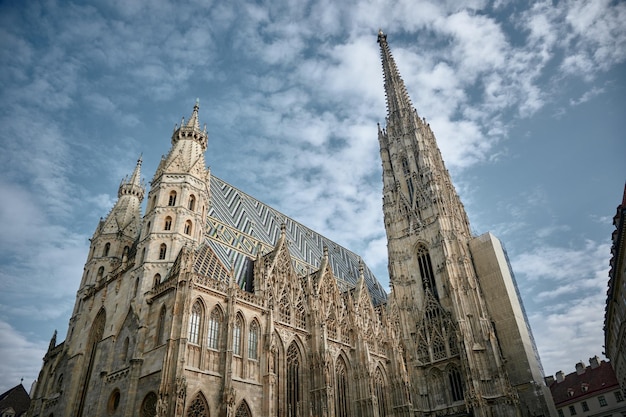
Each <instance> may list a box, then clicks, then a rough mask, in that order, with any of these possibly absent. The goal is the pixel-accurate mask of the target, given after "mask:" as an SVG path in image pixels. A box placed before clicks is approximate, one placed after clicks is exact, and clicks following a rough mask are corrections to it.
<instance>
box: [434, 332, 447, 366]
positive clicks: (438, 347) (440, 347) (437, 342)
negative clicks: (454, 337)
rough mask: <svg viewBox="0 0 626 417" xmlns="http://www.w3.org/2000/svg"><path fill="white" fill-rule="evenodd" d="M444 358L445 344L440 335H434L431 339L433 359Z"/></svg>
mask: <svg viewBox="0 0 626 417" xmlns="http://www.w3.org/2000/svg"><path fill="white" fill-rule="evenodd" d="M445 358H446V345H445V344H444V343H443V340H441V337H439V336H435V338H434V340H433V360H435V361H438V360H441V359H445Z"/></svg>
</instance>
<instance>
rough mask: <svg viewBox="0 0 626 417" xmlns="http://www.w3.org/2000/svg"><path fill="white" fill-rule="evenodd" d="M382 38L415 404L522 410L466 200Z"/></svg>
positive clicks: (386, 148)
mask: <svg viewBox="0 0 626 417" xmlns="http://www.w3.org/2000/svg"><path fill="white" fill-rule="evenodd" d="M378 43H379V44H380V50H381V57H382V66H383V74H384V79H385V92H386V95H387V111H388V114H387V120H386V121H387V126H386V129H380V128H379V133H378V138H379V142H380V153H381V158H382V164H383V212H384V219H385V220H384V221H385V229H386V232H387V241H388V251H389V274H390V281H391V286H392V291H393V295H392V297H391V298H392V301H391V302H392V303H395V305H396V308H397V309H398V311H399V326H400V327H401V328H402V333H403V334H402V337H403V339H404V341H405V345H406V346H407V351H408V352H407V363H408V369H409V374H410V376H411V380H412V385H413V392H412V395H413V404H414V406H416V408H417V409H419V410H421V411H424V412H426V411H434V410H443V409H448V411H446V412H447V413H450V412H451V413H456V414H455V415H475V416H495V415H497V416H516V415H518V413H519V406H518V399H517V395H516V394H515V392H514V391H513V390H512V389H511V385H510V383H509V379H508V377H507V374H506V371H505V369H504V366H503V361H502V355H501V351H500V346H499V343H498V340H497V338H496V336H495V331H494V327H493V325H492V319H491V317H490V314H489V312H488V309H487V304H486V302H485V300H484V298H483V293H482V291H481V288H480V283H479V281H478V277H477V274H476V271H475V269H474V265H473V263H472V257H471V253H470V247H469V243H470V241H471V239H472V236H471V233H470V228H469V222H468V219H467V215H466V213H465V209H464V207H463V205H462V204H461V201H460V199H459V197H458V195H457V193H456V191H455V189H454V187H453V185H452V181H451V179H450V175H449V173H448V171H447V170H446V168H445V166H444V162H443V159H442V156H441V152H440V151H439V148H438V147H437V143H436V141H435V136H434V134H433V132H432V131H431V129H430V126H429V125H428V124H427V123H426V121H425V120H424V119H421V118H420V117H419V116H418V114H417V112H416V111H415V109H414V108H413V106H412V104H411V101H410V99H409V96H408V94H407V91H406V88H405V85H404V82H403V81H402V79H401V78H400V74H399V72H398V69H397V67H396V64H395V61H394V59H393V57H392V55H391V52H390V50H389V46H388V44H387V37H386V35H385V34H384V33H382V31H381V32H379V35H378ZM464 410H466V411H464ZM463 412H467V413H468V414H462V413H463ZM459 413H461V414H459ZM472 413H473V414H472Z"/></svg>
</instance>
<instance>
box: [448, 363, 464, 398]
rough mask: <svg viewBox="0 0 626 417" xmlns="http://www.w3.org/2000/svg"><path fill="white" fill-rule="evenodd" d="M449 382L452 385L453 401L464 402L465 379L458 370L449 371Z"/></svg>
mask: <svg viewBox="0 0 626 417" xmlns="http://www.w3.org/2000/svg"><path fill="white" fill-rule="evenodd" d="M448 382H449V384H450V395H451V397H452V401H462V400H463V399H464V397H465V392H464V391H465V389H464V387H463V379H462V378H461V373H460V372H459V370H458V369H456V368H452V369H450V370H449V371H448Z"/></svg>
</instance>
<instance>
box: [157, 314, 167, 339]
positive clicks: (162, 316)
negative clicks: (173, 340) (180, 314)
mask: <svg viewBox="0 0 626 417" xmlns="http://www.w3.org/2000/svg"><path fill="white" fill-rule="evenodd" d="M165 314H166V310H165V306H163V307H161V312H160V313H159V325H158V327H157V340H156V344H157V346H158V345H161V344H163V343H164V342H165V340H163V337H164V336H165Z"/></svg>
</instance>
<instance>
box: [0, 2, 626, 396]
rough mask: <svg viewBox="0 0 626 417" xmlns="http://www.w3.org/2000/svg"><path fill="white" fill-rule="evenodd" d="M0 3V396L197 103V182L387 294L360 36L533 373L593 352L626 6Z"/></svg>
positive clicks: (371, 79)
mask: <svg viewBox="0 0 626 417" xmlns="http://www.w3.org/2000/svg"><path fill="white" fill-rule="evenodd" d="M518 3H519V2H513V1H507V0H501V1H495V2H492V1H480V0H475V1H467V2H464V5H463V6H460V5H459V4H460V2H458V1H448V2H445V1H433V2H427V1H421V0H420V1H416V0H396V1H382V0H381V1H378V0H344V1H341V2H332V1H328V0H313V1H301V0H298V1H295V0H294V1H289V0H272V1H271V2H270V1H268V2H263V1H258V2H246V1H243V0H241V1H240V0H235V1H232V2H217V1H207V0H202V1H196V2H194V1H190V2H187V3H186V4H180V3H178V2H176V3H175V2H169V1H166V0H151V1H147V0H146V1H128V0H117V1H115V0H110V1H84V2H76V3H74V2H69V1H36V0H33V1H29V2H23V1H13V0H5V1H3V2H1V3H0V57H1V62H2V70H1V71H0V126H2V129H1V130H0V141H1V145H2V148H1V149H2V151H1V152H0V192H1V194H2V196H3V204H2V205H0V224H2V225H3V227H4V230H3V233H2V235H1V236H2V237H1V238H0V392H1V391H4V390H6V389H8V388H10V387H12V386H14V385H16V384H17V383H19V381H20V378H24V384H25V386H26V387H27V389H28V388H29V386H30V383H31V382H32V381H33V380H34V379H35V378H36V377H37V373H38V371H39V368H40V365H41V358H42V356H43V354H44V352H45V349H46V348H47V345H48V341H49V340H50V336H51V335H52V333H53V331H54V330H55V329H58V331H59V339H58V340H59V341H60V340H63V339H64V338H65V332H66V330H67V324H68V319H69V317H70V315H71V311H72V307H73V304H74V299H75V291H76V290H77V287H78V284H79V281H80V277H81V274H82V268H83V265H84V262H85V259H86V255H87V249H88V244H89V238H90V237H91V235H92V233H93V231H94V230H95V227H96V225H97V223H98V219H99V218H100V217H103V216H106V214H107V213H108V211H109V210H110V209H111V207H112V205H113V203H114V202H115V199H116V198H117V188H118V185H119V182H120V180H121V179H122V178H123V177H124V176H125V175H127V174H130V173H131V171H132V169H133V168H134V166H135V161H136V160H137V158H138V156H139V155H140V154H143V161H144V164H143V174H144V176H145V178H146V181H147V182H149V181H150V179H151V177H152V175H153V173H154V171H155V169H156V166H157V164H158V162H159V159H160V157H161V155H163V154H165V153H166V152H167V150H168V149H169V146H170V135H171V132H172V130H173V128H174V125H175V124H176V123H180V118H181V117H182V116H185V117H189V115H190V113H191V110H192V108H193V104H194V102H195V99H196V98H199V99H200V117H201V121H202V122H203V123H206V124H207V127H208V131H209V149H208V151H207V156H206V159H207V162H208V164H209V165H210V166H211V169H212V172H213V173H214V174H215V175H217V176H219V177H221V178H222V179H224V180H226V181H228V182H230V183H231V184H233V185H235V186H237V187H239V188H240V189H242V190H243V191H245V192H247V193H249V194H251V195H252V196H254V197H256V198H258V199H260V200H261V201H263V202H265V203H267V204H270V205H272V206H274V207H275V208H277V209H278V210H280V211H282V212H283V213H285V214H287V215H289V216H291V217H293V218H295V219H296V220H298V221H300V222H301V223H303V224H305V225H307V226H309V227H311V228H313V229H315V230H317V231H318V232H320V233H322V234H324V235H326V236H327V237H329V238H331V239H333V240H335V241H337V242H338V243H340V244H342V245H344V246H346V247H348V248H350V249H351V250H353V251H355V252H357V253H359V254H361V255H362V256H363V257H364V259H365V261H366V262H367V263H368V265H369V266H370V267H371V268H372V269H373V270H374V271H375V273H376V274H377V276H378V278H379V279H380V280H381V281H382V282H383V283H387V282H388V277H387V267H386V255H387V254H386V247H385V236H384V228H383V223H382V209H381V196H382V194H381V189H382V183H381V171H380V160H379V154H378V143H377V128H376V123H379V122H380V123H381V124H383V125H384V118H385V114H386V110H385V100H384V97H385V96H384V91H383V80H382V70H381V65H380V58H379V51H378V45H377V43H376V33H377V32H378V29H379V28H383V29H384V30H385V32H386V33H387V34H388V41H389V44H390V46H391V49H392V53H393V54H394V57H395V58H396V61H397V63H398V66H399V69H400V72H401V74H402V76H403V78H404V80H405V82H406V84H407V88H408V90H409V94H410V96H411V98H412V101H413V104H414V105H415V107H416V109H417V111H418V113H419V114H420V116H423V117H426V118H427V120H428V121H429V122H430V124H431V127H432V129H433V131H434V132H435V135H436V137H437V139H438V142H439V145H440V147H441V150H442V153H443V156H444V159H445V161H446V164H447V167H448V169H449V170H450V173H451V175H452V179H453V182H454V184H455V186H456V187H457V190H458V192H459V194H460V195H461V198H462V200H463V202H464V204H465V206H466V209H467V212H468V215H469V218H470V222H471V225H472V229H473V231H474V232H475V233H476V234H482V233H484V232H486V231H491V232H493V233H494V234H495V235H496V236H498V237H499V238H500V239H501V240H502V241H503V242H504V244H505V246H506V248H507V250H508V254H509V257H510V259H511V263H512V265H513V268H514V271H515V274H516V277H517V280H518V285H519V287H520V291H521V294H522V297H523V301H524V304H525V306H526V310H527V313H528V316H529V318H530V322H531V325H532V328H533V332H534V335H535V338H536V341H537V345H538V348H539V353H540V355H541V358H542V361H543V365H544V368H545V370H546V374H554V373H555V372H556V371H558V370H559V369H562V370H564V371H565V372H570V371H573V367H574V364H575V363H576V362H577V361H578V360H581V359H582V360H584V361H587V360H588V358H589V357H591V356H594V355H596V354H597V355H600V356H601V355H602V351H603V347H602V346H603V333H602V325H603V317H604V302H605V293H606V283H607V280H608V277H607V272H608V265H609V258H610V236H611V232H612V231H613V226H612V224H611V219H612V216H613V215H614V214H615V208H616V206H617V205H618V204H619V202H620V201H621V198H622V193H623V190H624V181H625V180H626V163H625V159H626V140H625V139H624V132H625V131H626V117H625V116H626V114H625V111H624V109H625V108H626V107H625V104H626V103H625V101H626V63H625V61H626V28H625V27H624V25H623V22H624V21H626V3H624V2H611V1H605V0H594V1H560V2H554V4H553V2H552V1H536V2H532V3H531V4H529V5H526V4H524V5H521V4H518Z"/></svg>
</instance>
